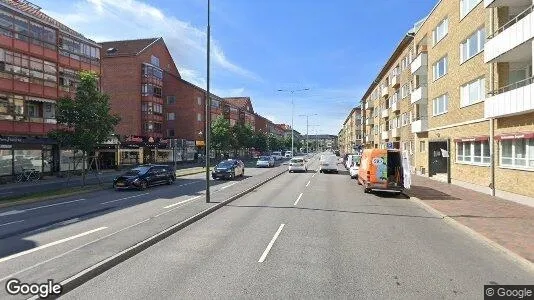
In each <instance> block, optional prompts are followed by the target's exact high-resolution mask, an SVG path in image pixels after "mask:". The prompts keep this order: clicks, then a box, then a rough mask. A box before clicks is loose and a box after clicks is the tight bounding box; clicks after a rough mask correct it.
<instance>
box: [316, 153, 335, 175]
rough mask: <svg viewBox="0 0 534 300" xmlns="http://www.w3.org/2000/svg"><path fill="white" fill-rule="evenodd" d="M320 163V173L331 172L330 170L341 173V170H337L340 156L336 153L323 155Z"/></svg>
mask: <svg viewBox="0 0 534 300" xmlns="http://www.w3.org/2000/svg"><path fill="white" fill-rule="evenodd" d="M319 163H320V166H321V167H320V168H319V172H320V173H330V172H334V173H339V171H338V170H337V163H338V157H337V156H336V155H334V154H329V155H321V159H320V160H319Z"/></svg>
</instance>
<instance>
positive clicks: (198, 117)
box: [197, 113, 202, 122]
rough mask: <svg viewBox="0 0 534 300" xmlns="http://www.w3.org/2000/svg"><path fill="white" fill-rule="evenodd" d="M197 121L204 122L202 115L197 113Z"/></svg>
mask: <svg viewBox="0 0 534 300" xmlns="http://www.w3.org/2000/svg"><path fill="white" fill-rule="evenodd" d="M197 121H199V122H200V121H202V115H201V114H200V113H197Z"/></svg>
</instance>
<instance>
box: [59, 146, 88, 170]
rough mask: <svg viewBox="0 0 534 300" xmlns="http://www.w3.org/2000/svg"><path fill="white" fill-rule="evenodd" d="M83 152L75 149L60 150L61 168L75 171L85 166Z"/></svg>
mask: <svg viewBox="0 0 534 300" xmlns="http://www.w3.org/2000/svg"><path fill="white" fill-rule="evenodd" d="M82 161H83V159H82V153H81V152H75V151H74V150H61V151H60V152H59V170H60V171H73V170H81V169H82V168H83V163H82Z"/></svg>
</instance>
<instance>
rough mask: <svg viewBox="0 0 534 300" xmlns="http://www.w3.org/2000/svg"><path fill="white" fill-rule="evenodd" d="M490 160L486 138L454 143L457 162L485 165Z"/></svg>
mask: <svg viewBox="0 0 534 300" xmlns="http://www.w3.org/2000/svg"><path fill="white" fill-rule="evenodd" d="M490 160H491V158H490V146H489V142H488V141H487V140H486V141H474V142H458V143H456V161H457V162H460V163H467V164H474V165H479V164H484V165H487V164H489V163H490Z"/></svg>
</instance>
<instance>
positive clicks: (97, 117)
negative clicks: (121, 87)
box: [50, 71, 120, 186]
mask: <svg viewBox="0 0 534 300" xmlns="http://www.w3.org/2000/svg"><path fill="white" fill-rule="evenodd" d="M78 79H79V83H78V87H77V88H76V96H75V98H74V99H72V98H70V97H67V98H63V99H61V100H60V101H58V102H57V108H56V119H57V122H58V124H62V125H63V126H61V127H60V128H59V129H57V130H54V131H52V132H51V133H50V136H51V137H52V138H54V139H56V140H57V141H58V143H59V145H60V146H61V147H69V148H71V149H73V150H75V151H81V152H82V159H83V160H82V185H84V186H85V172H86V160H87V154H88V153H92V152H93V151H94V149H95V147H96V146H97V145H99V144H102V143H103V142H105V141H106V140H107V139H108V138H109V136H110V135H111V134H112V133H113V132H114V130H115V126H116V125H117V124H119V122H120V117H119V116H117V115H112V114H110V109H111V107H110V104H109V96H108V95H106V94H104V93H101V92H100V91H99V89H98V78H97V76H96V74H94V73H92V72H86V71H82V72H80V73H79V75H78Z"/></svg>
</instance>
